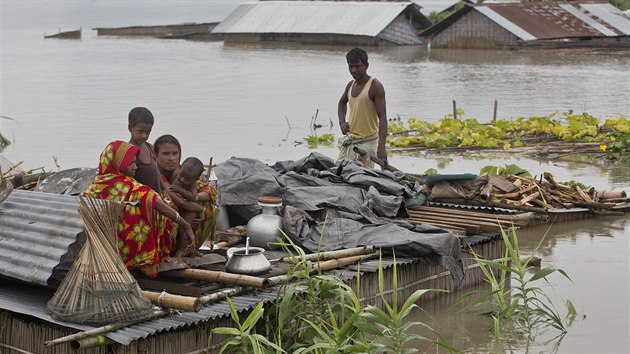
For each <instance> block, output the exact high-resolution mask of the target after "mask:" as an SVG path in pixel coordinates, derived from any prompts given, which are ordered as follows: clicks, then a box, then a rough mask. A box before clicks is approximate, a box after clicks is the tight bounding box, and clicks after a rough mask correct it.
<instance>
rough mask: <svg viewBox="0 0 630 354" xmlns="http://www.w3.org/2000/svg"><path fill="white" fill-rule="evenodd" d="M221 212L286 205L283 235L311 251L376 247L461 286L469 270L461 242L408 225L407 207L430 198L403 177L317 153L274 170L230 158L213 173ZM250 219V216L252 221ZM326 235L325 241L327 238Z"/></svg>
mask: <svg viewBox="0 0 630 354" xmlns="http://www.w3.org/2000/svg"><path fill="white" fill-rule="evenodd" d="M214 172H215V174H216V176H217V178H218V180H217V189H218V192H219V195H220V201H221V205H223V206H226V207H227V208H236V209H239V213H240V214H241V215H244V216H245V215H246V216H245V218H248V217H251V216H253V215H255V214H256V210H257V209H256V199H257V198H258V197H260V196H263V195H273V196H278V197H282V199H283V204H284V205H285V207H284V208H282V210H281V214H282V216H283V220H284V228H285V229H284V231H285V233H287V234H288V235H289V236H290V237H291V238H292V239H293V241H294V242H295V243H296V244H298V245H300V246H301V247H303V248H304V249H305V250H306V251H309V252H316V251H317V248H318V247H320V250H321V251H331V250H337V249H343V248H351V247H358V246H364V245H371V246H376V247H383V252H385V253H390V252H391V250H392V249H394V250H395V251H396V255H398V256H402V257H419V258H422V259H423V260H425V261H427V262H428V263H430V264H441V265H443V266H444V267H446V268H447V269H448V270H449V271H450V272H451V274H452V275H453V279H454V281H455V284H456V286H459V285H460V284H461V282H462V280H463V277H464V272H463V263H462V261H461V260H460V258H459V250H460V244H459V239H458V238H457V237H456V236H454V235H453V234H451V233H450V232H448V231H446V230H443V229H440V228H438V227H434V226H430V225H414V224H411V223H409V222H407V221H406V219H405V218H406V217H407V216H408V214H407V209H406V206H405V200H406V199H413V198H416V197H417V196H418V194H419V193H420V192H423V189H424V187H423V186H421V185H419V184H418V183H417V182H410V181H408V180H406V179H404V175H403V174H402V173H393V172H390V171H379V170H373V169H370V168H366V167H364V166H363V165H362V164H361V163H359V162H356V161H351V160H343V161H342V162H341V163H340V164H339V165H335V163H334V161H333V160H332V159H330V158H329V157H327V156H324V155H321V154H318V153H312V154H310V155H309V156H307V157H305V158H303V159H301V160H298V161H282V162H277V163H276V164H275V165H274V166H273V167H269V166H267V165H265V164H264V163H262V162H260V161H258V160H254V159H245V158H231V159H229V160H227V161H225V162H223V163H221V164H219V165H217V166H216V167H215V169H214ZM247 214H249V215H247ZM322 233H323V239H322V240H321V241H320V238H321V236H322Z"/></svg>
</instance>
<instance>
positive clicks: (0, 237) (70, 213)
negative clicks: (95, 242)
mask: <svg viewBox="0 0 630 354" xmlns="http://www.w3.org/2000/svg"><path fill="white" fill-rule="evenodd" d="M77 208H78V202H77V200H76V197H71V196H63V195H58V194H50V193H43V192H30V191H21V190H14V191H13V192H12V193H11V195H9V197H8V198H7V199H6V200H5V201H4V202H2V203H0V249H2V251H1V252H0V274H1V275H4V276H7V277H11V278H15V279H19V280H21V281H25V282H29V283H34V284H39V285H48V280H49V278H50V277H51V275H52V273H53V269H54V268H55V267H56V266H58V265H59V264H60V262H61V259H62V256H64V255H65V254H66V253H67V252H68V249H69V248H70V245H71V244H73V243H74V242H76V241H77V235H78V234H79V233H81V232H82V231H83V221H82V220H81V218H80V217H79V213H78V211H77Z"/></svg>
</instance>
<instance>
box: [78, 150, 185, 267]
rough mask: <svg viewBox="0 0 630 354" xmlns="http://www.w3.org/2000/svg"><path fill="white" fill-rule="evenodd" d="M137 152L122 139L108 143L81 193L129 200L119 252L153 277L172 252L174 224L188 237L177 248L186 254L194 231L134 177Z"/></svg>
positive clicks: (120, 225)
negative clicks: (181, 248)
mask: <svg viewBox="0 0 630 354" xmlns="http://www.w3.org/2000/svg"><path fill="white" fill-rule="evenodd" d="M139 152H140V150H139V149H138V148H137V147H136V146H134V145H131V144H129V143H127V142H124V141H113V142H111V143H109V144H108V145H107V146H106V147H105V150H103V152H102V153H101V160H100V163H99V165H98V172H97V175H96V177H95V178H94V181H93V182H92V184H91V185H90V186H89V187H88V188H87V189H86V191H85V192H84V193H83V196H85V197H92V198H100V199H107V200H114V201H119V202H130V203H126V204H125V208H124V215H121V217H120V218H119V219H118V229H117V233H116V235H117V237H118V242H117V247H118V252H119V254H120V256H121V258H122V259H123V261H124V262H125V265H126V266H127V269H129V270H132V269H139V270H140V271H142V273H144V274H145V275H147V276H149V277H151V278H154V277H155V276H157V270H158V266H159V264H160V262H162V261H164V260H166V259H168V257H169V255H170V253H171V248H172V238H171V236H172V235H174V234H175V233H176V232H177V230H176V229H177V227H181V228H183V230H184V234H185V235H186V238H187V240H186V243H187V244H182V245H179V246H178V247H183V249H186V250H187V251H188V253H190V252H191V251H192V246H193V243H194V234H193V231H192V227H191V225H190V224H189V223H188V222H186V220H184V219H183V218H181V217H180V215H179V214H178V213H177V211H176V210H174V209H172V208H171V207H169V206H168V205H167V204H166V203H165V202H164V201H163V200H162V198H161V197H160V196H159V195H158V194H157V192H155V191H154V190H153V189H151V188H150V187H147V186H145V185H143V184H141V183H138V182H137V181H136V180H135V179H133V176H134V174H135V173H136V169H137V167H136V158H137V157H138V154H139ZM131 203H133V204H131Z"/></svg>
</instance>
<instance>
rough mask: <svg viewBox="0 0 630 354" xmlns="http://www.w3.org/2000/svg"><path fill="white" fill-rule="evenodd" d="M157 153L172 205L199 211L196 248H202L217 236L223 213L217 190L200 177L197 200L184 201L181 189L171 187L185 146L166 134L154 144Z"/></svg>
mask: <svg viewBox="0 0 630 354" xmlns="http://www.w3.org/2000/svg"><path fill="white" fill-rule="evenodd" d="M153 149H154V150H155V154H156V155H157V165H158V170H159V171H160V174H161V175H162V182H163V183H164V186H163V187H162V189H163V190H164V191H171V192H172V194H173V195H171V192H169V195H170V197H169V199H170V200H171V202H170V203H169V205H170V206H171V207H172V208H174V209H177V210H182V212H184V211H189V212H197V213H199V216H198V217H197V218H195V219H194V220H193V230H194V234H195V249H198V248H199V247H201V245H203V243H204V242H205V241H206V240H208V239H211V240H212V239H214V232H215V226H216V220H217V216H218V213H219V208H217V191H216V190H215V189H214V188H213V187H212V186H210V185H209V184H208V182H206V181H205V180H203V179H197V182H196V185H197V195H196V197H195V201H187V200H184V201H182V200H181V198H177V196H176V195H175V194H177V190H176V189H175V188H171V186H172V185H173V184H174V183H175V180H176V178H177V176H178V173H179V167H180V159H181V156H182V155H181V154H182V148H181V145H180V143H179V141H178V140H177V139H176V138H175V137H174V136H172V135H162V136H160V137H159V138H157V139H156V140H155V142H154V143H153Z"/></svg>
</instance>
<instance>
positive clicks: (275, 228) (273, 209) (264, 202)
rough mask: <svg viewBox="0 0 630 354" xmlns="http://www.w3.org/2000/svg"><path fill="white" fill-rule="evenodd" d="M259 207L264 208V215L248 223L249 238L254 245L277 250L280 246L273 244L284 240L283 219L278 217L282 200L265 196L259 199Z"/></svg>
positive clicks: (255, 217) (257, 216)
mask: <svg viewBox="0 0 630 354" xmlns="http://www.w3.org/2000/svg"><path fill="white" fill-rule="evenodd" d="M258 205H260V207H261V208H262V214H260V215H256V216H254V217H253V218H251V219H250V220H249V222H248V223H247V236H248V237H250V238H251V240H252V245H254V246H258V247H263V248H265V249H268V250H269V249H277V248H280V246H278V245H272V244H270V243H271V242H278V241H280V240H282V233H281V232H280V230H281V229H282V228H283V225H282V217H281V216H280V215H278V208H279V207H281V206H282V198H278V197H271V196H263V197H260V198H258Z"/></svg>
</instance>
